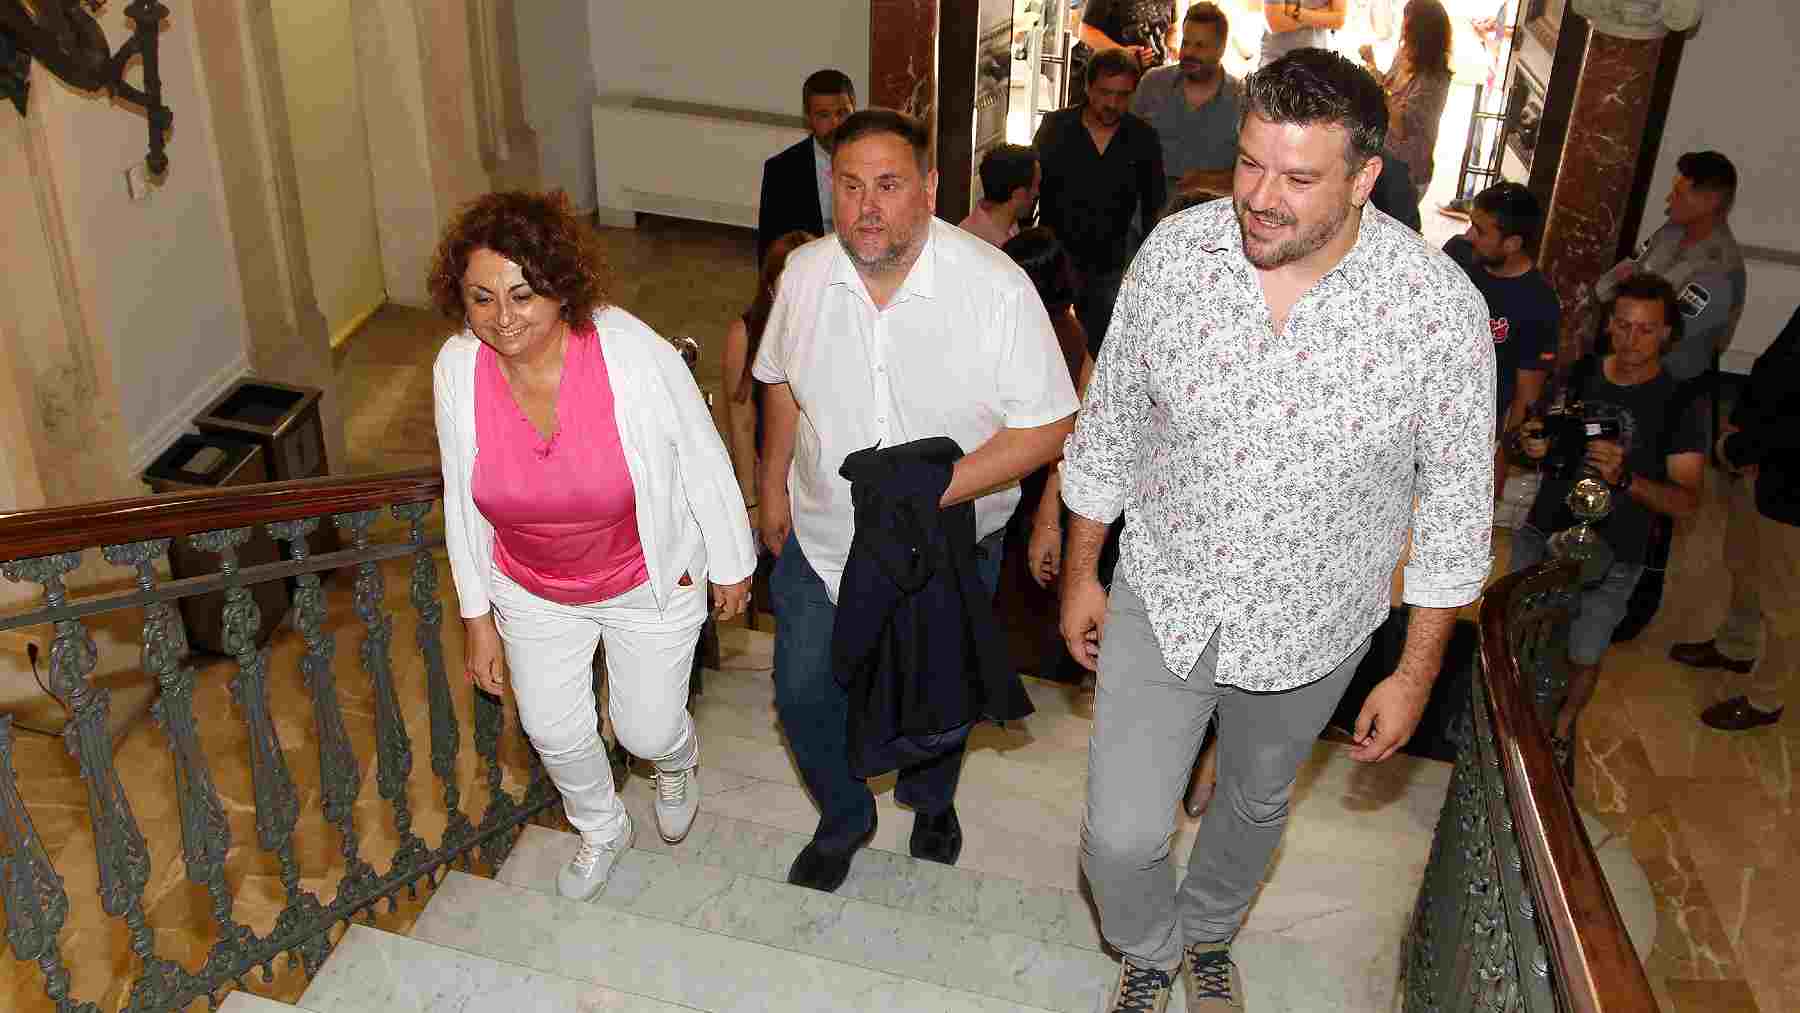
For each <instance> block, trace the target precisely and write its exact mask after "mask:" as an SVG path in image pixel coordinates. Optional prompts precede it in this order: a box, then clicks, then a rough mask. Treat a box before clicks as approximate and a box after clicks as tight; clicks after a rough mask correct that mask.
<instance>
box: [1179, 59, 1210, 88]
mask: <svg viewBox="0 0 1800 1013" xmlns="http://www.w3.org/2000/svg"><path fill="white" fill-rule="evenodd" d="M1181 76H1182V77H1184V78H1186V79H1188V80H1189V81H1192V82H1193V83H1195V84H1205V83H1206V82H1208V81H1211V80H1212V79H1213V78H1215V77H1218V76H1219V65H1218V64H1216V63H1202V64H1200V65H1199V66H1196V67H1191V68H1190V67H1189V66H1188V65H1187V64H1185V63H1184V64H1182V65H1181Z"/></svg>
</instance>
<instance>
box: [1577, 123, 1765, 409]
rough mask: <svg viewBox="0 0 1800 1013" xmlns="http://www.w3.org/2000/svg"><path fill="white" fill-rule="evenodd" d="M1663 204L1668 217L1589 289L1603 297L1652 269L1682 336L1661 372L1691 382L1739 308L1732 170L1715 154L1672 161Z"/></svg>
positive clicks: (1712, 357) (1709, 361)
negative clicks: (1669, 288)
mask: <svg viewBox="0 0 1800 1013" xmlns="http://www.w3.org/2000/svg"><path fill="white" fill-rule="evenodd" d="M1675 171H1676V176H1675V183H1674V185H1672V186H1670V187H1669V196H1668V199H1667V201H1666V203H1667V206H1668V211H1669V220H1668V223H1667V224H1665V225H1664V226H1663V227H1662V228H1660V229H1657V230H1656V232H1654V233H1653V234H1651V236H1650V238H1649V239H1647V240H1645V241H1644V243H1643V245H1641V246H1639V247H1638V249H1637V253H1636V254H1634V255H1633V256H1632V258H1631V259H1630V260H1624V261H1620V262H1619V264H1618V266H1616V267H1614V268H1613V269H1612V270H1610V271H1608V272H1606V274H1604V275H1602V276H1601V277H1600V280H1599V281H1598V282H1596V283H1595V284H1594V294H1595V295H1597V296H1598V297H1599V298H1600V299H1601V301H1603V302H1610V301H1611V300H1612V298H1613V293H1614V290H1615V289H1616V288H1617V286H1618V284H1619V282H1621V281H1624V280H1625V279H1626V278H1628V277H1630V276H1632V275H1634V274H1639V273H1644V274H1655V275H1659V276H1661V277H1662V278H1664V279H1666V280H1667V281H1668V282H1669V284H1671V285H1673V286H1675V291H1676V293H1677V295H1678V296H1679V299H1680V304H1681V318H1682V319H1681V324H1682V337H1681V341H1680V343H1679V344H1677V345H1676V346H1675V348H1674V349H1673V350H1671V351H1670V352H1669V354H1667V355H1665V356H1663V362H1662V366H1663V370H1664V371H1665V372H1667V373H1668V374H1669V375H1670V376H1673V377H1674V378H1675V379H1677V380H1683V381H1685V380H1691V379H1693V378H1694V377H1696V376H1699V375H1701V374H1702V373H1705V372H1707V371H1708V370H1710V369H1712V368H1713V366H1714V364H1715V362H1716V361H1717V359H1718V356H1719V354H1720V353H1722V352H1724V351H1725V349H1726V348H1727V347H1729V346H1730V344H1731V337H1732V333H1733V332H1734V331H1736V330H1737V323H1738V317H1739V316H1741V315H1742V314H1743V310H1744V285H1745V279H1744V255H1743V254H1742V253H1740V252H1739V251H1738V244H1737V239H1736V238H1735V237H1733V236H1732V234H1731V225H1730V224H1729V223H1728V222H1726V220H1725V219H1726V216H1727V215H1729V214H1730V213H1731V204H1732V201H1733V200H1734V199H1735V198H1736V196H1737V169H1736V168H1735V167H1733V166H1732V164H1731V160H1730V159H1728V158H1726V157H1725V156H1724V155H1722V154H1720V153H1718V152H1716V151H1690V152H1688V153H1687V154H1685V155H1683V156H1681V157H1680V158H1679V159H1677V160H1676V162H1675Z"/></svg>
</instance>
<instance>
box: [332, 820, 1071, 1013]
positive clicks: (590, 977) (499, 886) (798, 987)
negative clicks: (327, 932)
mask: <svg viewBox="0 0 1800 1013" xmlns="http://www.w3.org/2000/svg"><path fill="white" fill-rule="evenodd" d="M639 854H640V855H643V853H639ZM634 857H636V856H634ZM644 857H646V858H647V857H651V856H647V855H645V856H644ZM690 871H691V870H690ZM744 879H745V881H747V882H750V883H752V884H754V883H757V882H760V881H755V880H753V879H751V878H750V877H744ZM658 883H659V884H662V885H664V886H666V887H667V888H668V889H671V890H681V889H682V885H681V883H680V882H679V881H678V880H677V877H658ZM816 896H818V897H820V898H822V899H824V900H827V901H829V900H830V899H831V898H829V897H827V896H826V895H824V894H817V895H816ZM746 900H748V898H746ZM760 906H761V905H760V904H754V903H753V904H752V905H751V907H752V908H760ZM777 907H779V905H777ZM749 913H750V914H752V915H753V916H754V915H755V913H756V911H755V910H752V911H750V912H749ZM718 924H719V925H720V928H726V927H727V926H726V925H725V924H724V923H723V922H720V923H718ZM815 929H816V930H818V931H829V926H828V925H824V924H821V925H818V926H815ZM739 930H740V931H744V932H747V933H748V934H750V935H756V934H758V933H759V932H760V931H761V930H758V929H756V928H754V927H749V926H743V927H740V929H739ZM413 937H414V938H415V939H416V940H421V941H424V942H428V943H432V944H435V945H437V946H441V947H448V948H451V949H455V950H461V951H463V952H465V953H469V954H474V955H479V956H482V957H486V958H489V959H491V960H494V961H499V962H502V963H506V964H513V965H518V966H519V967H523V968H529V969H532V970H535V971H540V972H544V973H546V974H548V975H552V976H557V977H562V978H567V979H571V980H574V981H578V982H592V983H594V984H597V985H604V986H606V987H608V988H612V989H617V990H619V991H622V992H627V993H630V994H632V995H637V996H646V997H650V998H654V999H657V1000H660V1001H662V1002H664V1003H673V1004H675V1005H676V1006H678V1007H679V1006H687V1007H690V1008H693V1009H696V1010H704V1011H708V1013H751V1011H761V1010H776V1009H779V1010H807V1011H813V1010H818V1011H826V1010H883V1011H892V1013H1047V1010H1045V1008H1043V1007H1038V1006H1032V1005H1029V1004H1024V1003H1018V1002H1012V1001H1008V1000H1005V999H999V998H995V997H992V996H987V995H979V994H976V993H973V992H969V991H966V990H963V989H957V988H950V987H945V986H943V985H939V984H936V983H934V982H930V981H923V980H918V979H913V978H907V977H903V976H901V975H898V974H894V973H892V972H889V971H884V970H881V969H879V968H874V967H868V966H863V965H860V964H856V963H850V962H847V961H843V960H834V959H830V958H828V957H823V956H819V955H817V954H814V953H811V952H801V951H799V950H796V949H794V948H791V947H778V946H771V945H768V944H766V943H762V942H757V941H754V940H753V939H749V938H739V937H738V936H735V935H731V934H727V933H726V932H723V931H718V930H715V929H709V928H701V927H695V926H692V925H685V924H681V923H678V922H675V921H669V920H666V919H663V918H656V917H651V916H648V915H643V914H638V913H636V912H634V911H629V910H624V909H621V908H618V907H611V906H608V905H607V904H604V903H597V904H582V903H575V902H572V901H568V900H564V899H563V898H561V897H557V896H555V895H553V894H547V893H539V892H536V891H533V890H525V889H521V888H519V887H516V886H512V885H509V884H506V883H501V882H498V881H495V880H489V879H482V878H479V877H475V876H470V875H467V874H466V873H461V872H451V873H449V874H448V876H447V877H446V878H445V880H444V882H443V884H442V885H441V886H439V887H438V889H437V891H436V893H435V894H433V896H432V898H431V901H430V903H428V904H427V905H426V907H425V910H424V911H423V912H421V913H420V915H419V918H418V920H417V921H416V922H415V923H414V925H413ZM898 942H899V941H896V943H897V944H898ZM340 948H341V947H340ZM308 995H309V996H310V995H311V992H310V990H309V992H308ZM303 1005H308V1006H310V1003H308V1002H306V1001H305V1000H303ZM589 1008H591V1007H589ZM1089 1008H1092V1007H1089ZM320 1013H325V1011H320Z"/></svg>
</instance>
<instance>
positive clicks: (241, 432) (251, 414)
mask: <svg viewBox="0 0 1800 1013" xmlns="http://www.w3.org/2000/svg"><path fill="white" fill-rule="evenodd" d="M322 393H323V392H322V391H320V390H319V389H318V388H317V387H296V386H293V385H291V384H285V383H278V382H276V381H274V380H263V379H260V378H257V377H245V378H244V379H242V380H239V381H238V382H236V383H234V384H232V385H231V387H230V388H229V389H228V390H226V391H225V393H224V394H222V395H220V396H219V399H218V400H216V401H214V402H213V403H212V404H211V405H209V406H208V407H207V409H206V410H205V411H203V412H201V413H200V414H198V415H196V416H194V427H195V428H196V429H198V430H200V431H201V432H202V433H208V434H214V435H218V436H223V437H227V438H229V439H233V440H240V441H248V442H250V443H254V444H256V445H257V446H259V447H261V448H262V453H263V462H264V465H265V467H266V468H267V470H268V473H269V477H268V479H266V481H270V482H285V481H287V480H288V479H291V478H316V477H318V476H320V475H323V474H325V473H326V471H327V470H328V465H329V462H327V461H326V459H325V427H324V425H323V424H322V423H321V422H320V421H319V397H320V395H321V394H322ZM338 545H339V542H338V533H337V527H336V526H335V525H333V524H332V523H331V519H330V518H323V519H321V520H320V522H319V527H318V529H317V530H315V531H314V532H313V533H312V534H311V535H308V536H307V538H306V551H307V553H308V554H309V555H314V556H317V555H320V554H321V553H326V552H333V551H336V550H337V548H338ZM281 548H282V551H283V552H284V553H285V552H287V546H286V545H285V544H283V545H282V546H281ZM320 576H325V575H324V574H321V575H320Z"/></svg>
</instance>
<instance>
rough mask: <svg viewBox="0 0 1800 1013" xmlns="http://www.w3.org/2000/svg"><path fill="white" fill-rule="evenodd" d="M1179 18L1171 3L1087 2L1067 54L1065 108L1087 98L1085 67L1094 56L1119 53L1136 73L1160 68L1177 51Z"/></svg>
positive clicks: (1148, 0) (1153, 0) (1161, 0)
mask: <svg viewBox="0 0 1800 1013" xmlns="http://www.w3.org/2000/svg"><path fill="white" fill-rule="evenodd" d="M1180 24H1181V14H1180V12H1178V11H1177V10H1176V9H1175V0H1088V2H1087V6H1086V7H1085V8H1083V9H1082V11H1081V27H1080V28H1079V29H1078V30H1077V32H1076V35H1075V47H1074V49H1073V50H1071V51H1070V53H1069V104H1070V105H1072V106H1073V105H1080V104H1081V103H1082V102H1083V101H1085V99H1086V96H1087V64H1088V61H1089V60H1090V59H1092V58H1093V56H1094V54H1095V53H1098V52H1102V51H1104V50H1108V49H1123V50H1125V51H1126V52H1128V53H1130V54H1131V56H1132V59H1134V60H1136V61H1137V65H1138V72H1139V73H1142V72H1144V71H1147V70H1149V69H1151V68H1152V67H1160V66H1162V65H1163V64H1165V63H1168V62H1169V56H1170V55H1171V54H1172V53H1174V52H1175V51H1176V50H1178V49H1180V48H1181V33H1180V28H1179V26H1180Z"/></svg>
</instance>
